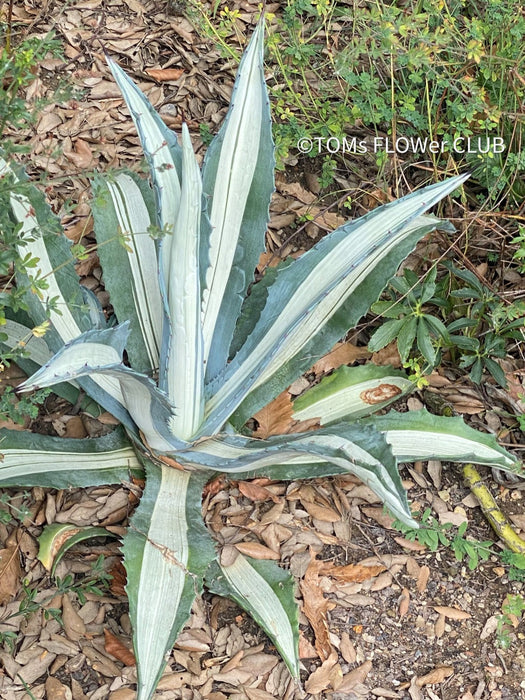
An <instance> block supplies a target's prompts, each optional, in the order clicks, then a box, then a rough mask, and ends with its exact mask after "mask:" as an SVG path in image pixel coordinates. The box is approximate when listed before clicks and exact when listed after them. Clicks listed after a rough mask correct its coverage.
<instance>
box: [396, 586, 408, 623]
mask: <svg viewBox="0 0 525 700" xmlns="http://www.w3.org/2000/svg"><path fill="white" fill-rule="evenodd" d="M409 607H410V591H409V590H408V588H403V590H402V591H401V595H400V596H399V608H398V610H399V619H401V618H403V617H405V615H406V614H407V612H408V608H409Z"/></svg>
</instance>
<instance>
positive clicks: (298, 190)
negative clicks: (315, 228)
mask: <svg viewBox="0 0 525 700" xmlns="http://www.w3.org/2000/svg"><path fill="white" fill-rule="evenodd" d="M278 189H279V191H280V192H284V194H287V195H290V196H291V197H294V199H298V200H299V201H300V202H303V204H311V203H312V202H314V201H315V200H316V199H317V197H316V195H315V194H313V193H312V192H309V191H308V190H305V189H304V187H302V186H301V185H300V184H299V183H298V182H282V181H281V182H279V183H278Z"/></svg>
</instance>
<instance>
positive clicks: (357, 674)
mask: <svg viewBox="0 0 525 700" xmlns="http://www.w3.org/2000/svg"><path fill="white" fill-rule="evenodd" d="M371 670H372V662H371V661H370V660H369V661H365V662H364V663H363V664H361V665H360V666H358V667H357V668H354V669H353V670H352V671H350V673H347V674H346V675H344V676H343V679H342V683H341V685H339V686H338V687H337V691H338V692H339V693H342V692H348V691H349V690H352V688H353V687H354V686H356V685H357V684H358V683H364V681H365V680H366V677H367V676H368V674H369V673H370V671H371Z"/></svg>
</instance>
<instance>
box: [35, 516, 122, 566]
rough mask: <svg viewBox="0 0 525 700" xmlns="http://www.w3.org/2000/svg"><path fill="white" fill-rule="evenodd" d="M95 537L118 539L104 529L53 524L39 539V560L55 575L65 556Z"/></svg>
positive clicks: (44, 530)
mask: <svg viewBox="0 0 525 700" xmlns="http://www.w3.org/2000/svg"><path fill="white" fill-rule="evenodd" d="M93 537H109V538H112V539H115V538H117V537H118V535H116V534H115V533H114V532H110V531H109V530H106V528H104V527H76V526H75V525H68V524H63V523H53V524H52V525H46V526H45V528H44V529H43V530H42V534H41V535H40V537H39V538H38V556H37V558H38V560H39V561H40V562H42V564H43V565H44V566H45V567H46V569H47V570H48V571H49V573H50V574H51V576H54V575H55V571H56V567H57V566H58V564H59V563H60V560H61V559H62V557H63V556H64V554H65V553H66V552H67V551H68V549H71V547H74V546H75V545H76V544H78V543H79V542H84V540H89V539H91V538H93Z"/></svg>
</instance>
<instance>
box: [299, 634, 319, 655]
mask: <svg viewBox="0 0 525 700" xmlns="http://www.w3.org/2000/svg"><path fill="white" fill-rule="evenodd" d="M317 656H318V654H317V651H316V650H315V648H314V647H313V646H312V644H310V642H309V641H308V639H306V637H305V636H304V633H303V631H302V630H299V658H300V659H315V658H316V657H317Z"/></svg>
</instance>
